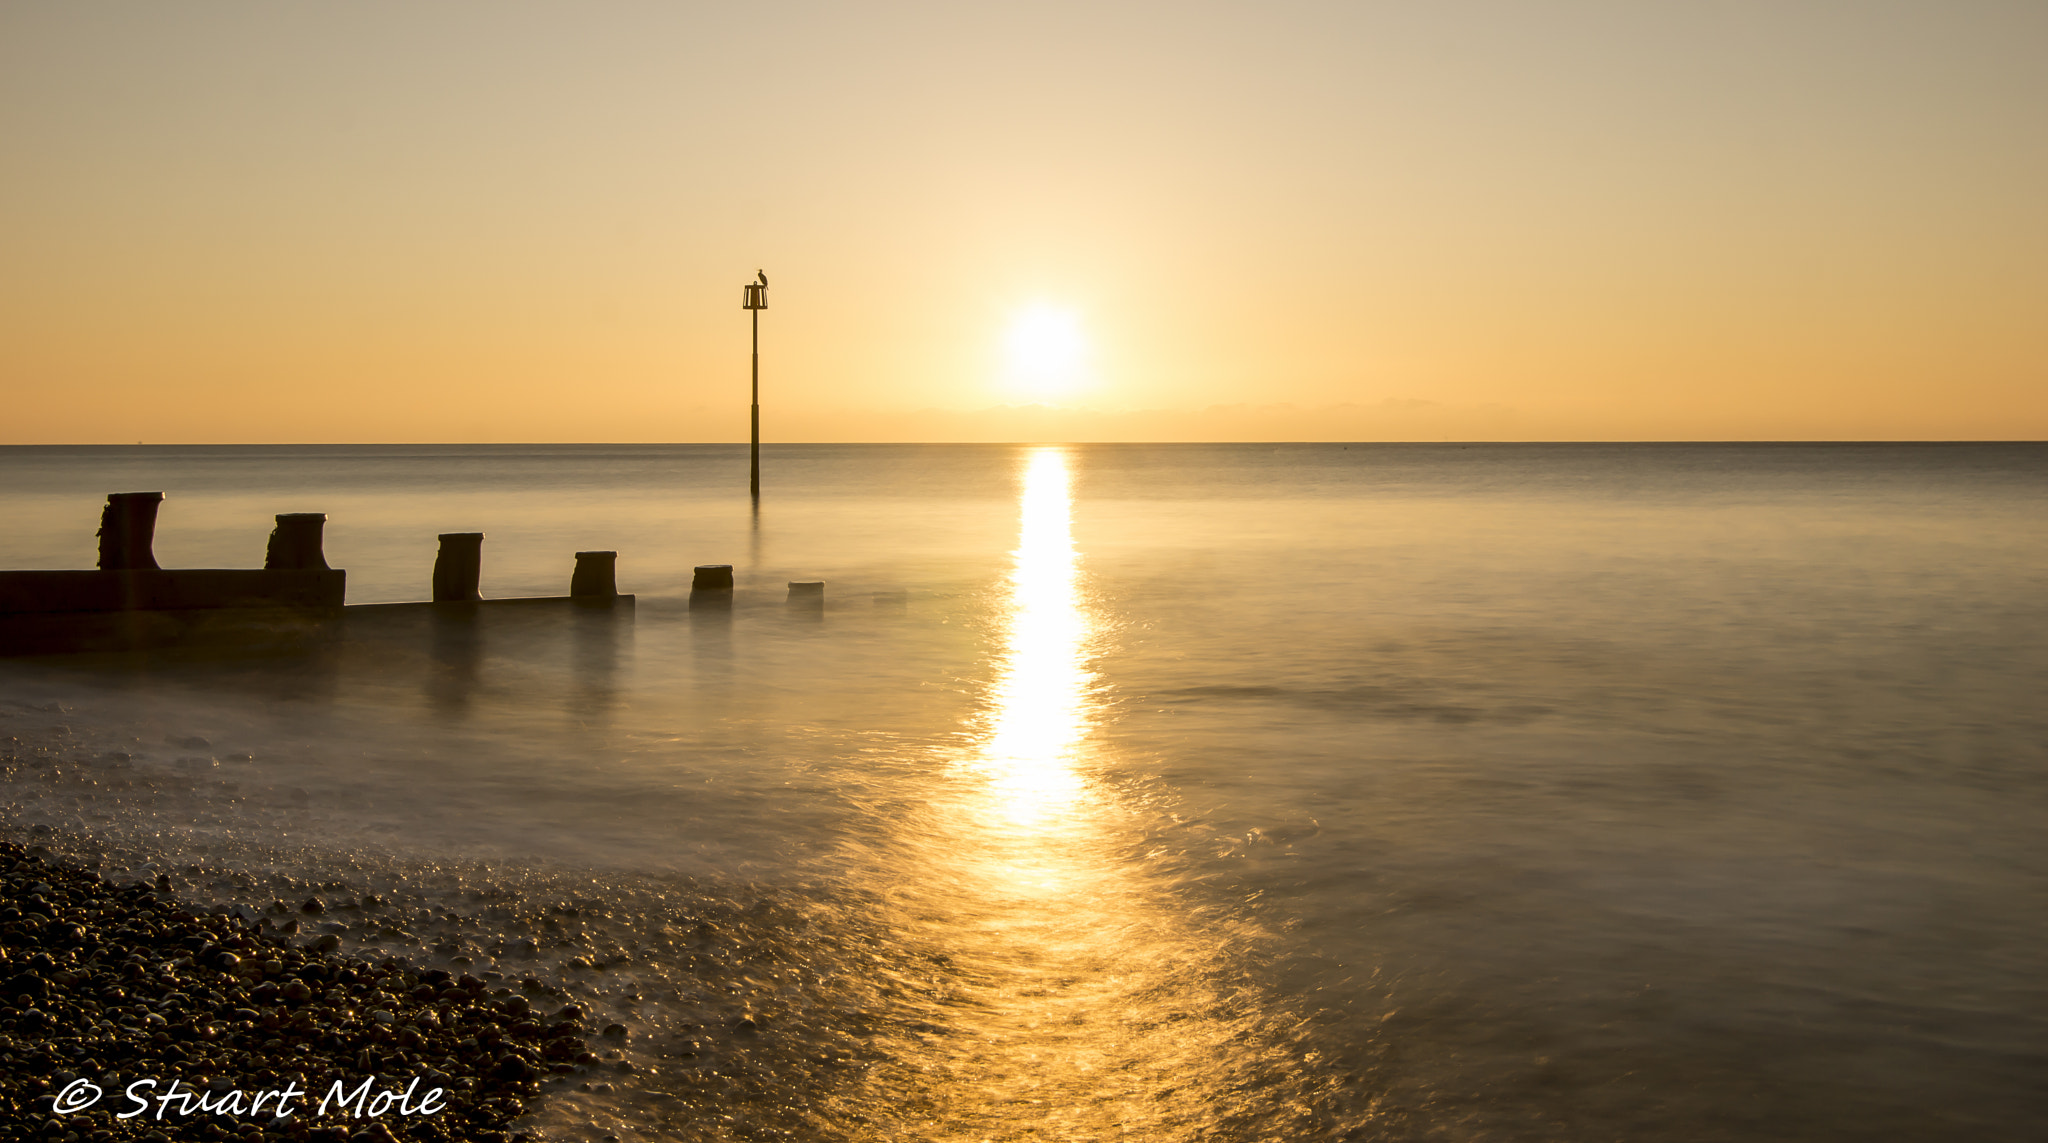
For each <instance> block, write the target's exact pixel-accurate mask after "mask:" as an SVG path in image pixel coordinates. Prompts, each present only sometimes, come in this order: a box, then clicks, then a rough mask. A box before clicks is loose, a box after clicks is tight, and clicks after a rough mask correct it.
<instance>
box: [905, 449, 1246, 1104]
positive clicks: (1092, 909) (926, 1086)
mask: <svg viewBox="0 0 2048 1143" xmlns="http://www.w3.org/2000/svg"><path fill="white" fill-rule="evenodd" d="M1021 476H1022V481H1021V483H1022V488H1021V493H1020V497H1019V528H1018V543H1017V548H1016V551H1015V553H1014V554H1013V559H1012V565H1011V569H1010V574H1009V578H1008V583H1007V585H1006V592H1007V598H1006V599H1005V600H1004V601H1003V608H1002V627H1001V639H1000V644H999V651H998V658H997V661H996V662H995V664H994V668H995V669H994V672H993V678H992V682H991V687H990V692H989V696H988V703H987V707H986V709H985V711H984V714H983V720H982V722H981V723H980V724H979V725H978V727H977V731H976V734H975V736H974V745H973V747H972V748H970V749H968V750H966V751H963V752H962V753H961V754H960V755H959V756H958V757H957V758H956V759H955V762H954V766H953V774H952V776H953V778H954V779H955V782H954V783H953V784H952V787H951V788H952V790H953V793H952V795H951V797H950V798H949V799H942V804H940V805H937V806H935V807H934V809H935V810H936V811H937V815H936V818H935V820H934V823H933V824H934V834H935V836H934V837H933V838H932V839H931V841H932V844H931V846H930V848H929V850H928V851H927V855H926V859H925V861H926V865H925V868H924V870H923V871H922V872H923V873H924V879H923V883H922V885H921V887H917V888H911V889H909V890H907V895H908V897H909V899H908V900H904V903H905V904H907V905H909V906H911V908H912V910H913V911H914V912H915V913H916V914H918V915H920V916H921V917H922V919H923V923H924V925H925V926H926V927H927V932H928V934H929V935H930V936H931V937H932V938H933V939H934V941H935V942H936V943H939V944H941V945H943V946H946V947H947V948H949V949H950V950H951V953H952V960H953V964H954V967H955V969H956V970H957V971H958V973H959V979H961V980H962V981H963V982H964V984H965V987H964V990H963V993H962V995H961V996H959V997H958V998H957V1000H956V1001H955V1002H953V1003H950V1004H948V1005H947V1006H946V1008H945V1009H944V1010H943V1011H941V1012H938V1013H936V1016H937V1017H938V1022H942V1023H943V1025H944V1026H945V1027H946V1029H947V1032H946V1034H944V1035H941V1036H934V1037H933V1038H932V1039H931V1040H930V1041H928V1042H927V1043H926V1044H925V1045H923V1046H922V1047H921V1049H920V1051H919V1052H918V1055H919V1056H920V1057H921V1059H922V1063H921V1067H922V1069H923V1077H924V1078H923V1081H922V1082H920V1083H918V1084H916V1085H915V1087H916V1088H918V1089H920V1090H919V1091H918V1092H917V1095H918V1098H917V1099H915V1100H914V1101H912V1102H913V1104H916V1105H922V1106H925V1107H928V1108H929V1111H928V1113H927V1114H928V1118H927V1117H926V1116H925V1115H912V1116H911V1118H910V1120H909V1121H908V1122H906V1123H905V1126H906V1127H909V1128H912V1129H914V1130H915V1131H916V1132H917V1134H918V1135H919V1136H920V1137H924V1138H930V1139H944V1140H1004V1139H1038V1140H1045V1139H1059V1140H1066V1139H1073V1140H1082V1139H1089V1140H1093V1139H1108V1138H1144V1139H1183V1138H1195V1137H1200V1136H1202V1135H1203V1134H1204V1133H1205V1132H1206V1131H1212V1130H1214V1129H1215V1128H1216V1126H1217V1125H1218V1123H1219V1122H1221V1121H1223V1120H1229V1119H1236V1118H1238V1117H1237V1116H1236V1115H1234V1114H1233V1109H1237V1108H1241V1107H1242V1105H1243V1102H1244V1101H1243V1100H1241V1099H1239V1098H1236V1096H1235V1095H1233V1094H1232V1092H1231V1090H1230V1089H1233V1088H1236V1089H1238V1090H1240V1091H1241V1090H1242V1086H1243V1080H1244V1076H1245V1068H1244V1065H1246V1064H1248V1063H1249V1064H1253V1065H1255V1068H1254V1070H1256V1065H1259V1064H1261V1063H1263V1062H1267V1061H1260V1060H1258V1059H1257V1058H1256V1057H1258V1056H1260V1055H1261V1052H1260V1051H1259V1049H1257V1048H1255V1047H1254V1046H1253V1045H1252V1044H1251V1043H1249V1042H1247V1038H1246V1033H1247V1032H1248V1030H1249V1029H1250V1028H1251V1026H1252V1025H1254V1024H1257V1023H1259V1021H1258V1020H1257V1018H1256V1017H1255V1016H1253V1015H1250V1014H1246V1015H1243V1016H1239V1017H1230V1016H1228V1015H1226V1013H1227V1012H1228V1011H1231V1010H1233V1009H1234V1008H1236V1007H1237V1006H1236V1005H1233V1004H1232V1003H1231V999H1232V998H1231V997H1229V996H1225V995H1222V994H1221V993H1220V992H1219V985H1218V980H1219V979H1220V978H1222V977H1226V976H1229V975H1231V974H1230V973H1219V971H1218V970H1219V968H1220V967H1222V966H1223V965H1224V963H1225V962H1226V961H1228V960H1230V959H1231V958H1232V948H1233V946H1234V945H1235V944H1236V940H1235V937H1237V936H1242V935H1243V934H1232V933H1227V932H1218V931H1216V930H1215V929H1214V928H1212V929H1210V930H1209V931H1207V932H1206V935H1201V936H1198V935H1197V931H1196V926H1194V925H1193V924H1192V923H1191V922H1190V920H1189V918H1188V916H1187V912H1186V908H1185V906H1184V905H1177V904H1176V902H1175V901H1173V900H1172V899H1170V898H1171V894H1170V892H1168V891H1167V890H1166V888H1165V887H1164V886H1162V885H1161V884H1160V883H1159V880H1158V878H1157V877H1156V875H1151V874H1148V873H1147V872H1146V870H1145V867H1144V865H1143V863H1142V861H1140V860H1138V859H1137V855H1138V853H1140V852H1141V850H1142V847H1140V846H1137V845H1136V844H1134V843H1136V842H1138V841H1140V840H1142V837H1143V829H1142V826H1140V825H1139V824H1138V823H1137V821H1136V818H1135V815H1134V813H1133V812H1132V810H1131V809H1130V808H1129V807H1127V806H1125V805H1123V804H1122V803H1121V802H1120V800H1119V798H1118V797H1117V795H1116V794H1115V792H1114V791H1113V790H1112V789H1111V788H1110V787H1109V786H1107V785H1106V784H1105V782H1104V780H1103V775H1104V774H1105V773H1106V772H1107V770H1106V766H1105V761H1106V760H1105V759H1104V758H1102V757H1101V756H1100V755H1099V753H1098V751H1099V749H1100V748H1099V747H1097V746H1096V745H1094V744H1093V743H1092V742H1091V740H1090V735H1091V730H1092V728H1093V726H1094V724H1095V722H1096V720H1097V719H1098V718H1099V716H1100V713H1101V703H1102V698H1101V695H1100V693H1099V691H1098V680H1097V678H1096V676H1095V673H1094V672H1093V670H1092V669H1091V667H1090V659H1091V656H1092V655H1094V654H1095V653H1097V651H1098V650H1099V648H1098V643H1099V641H1100V640H1101V639H1102V637H1103V632H1102V630H1101V625H1100V623H1099V621H1098V619H1097V618H1096V617H1095V616H1094V615H1093V614H1092V613H1091V611H1090V608H1089V606H1088V602H1087V600H1086V598H1085V593H1084V590H1083V585H1082V577H1081V572H1080V556H1079V553H1077V551H1076V549H1075V545H1074V540H1073V534H1072V525H1071V515H1072V507H1071V496H1070V492H1069V472H1068V457H1067V455H1066V454H1065V453H1064V452H1063V451H1062V450H1060V449H1057V448H1042V449H1036V450H1033V451H1031V452H1029V453H1027V454H1026V456H1025V458H1024V463H1023V467H1022V473H1021ZM899 900H903V899H902V898H899ZM927 1101H928V1102H927ZM1233 1137H1237V1138H1246V1139H1252V1138H1262V1137H1263V1136H1262V1134H1261V1133H1259V1132H1258V1131H1257V1130H1256V1129H1254V1130H1253V1131H1252V1132H1251V1133H1249V1134H1243V1135H1236V1134H1234V1133H1233Z"/></svg>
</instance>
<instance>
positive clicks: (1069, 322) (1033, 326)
mask: <svg viewBox="0 0 2048 1143" xmlns="http://www.w3.org/2000/svg"><path fill="white" fill-rule="evenodd" d="M1003 350H1004V354H1003V356H1004V371H1003V380H1004V382H1005V383H1006V384H1007V385H1008V386H1009V387H1010V388H1011V389H1013V390H1015V391H1017V392H1019V393H1021V394H1023V395H1025V396H1029V397H1054V396H1059V395H1061V394H1064V393H1068V392H1071V391H1073V390H1075V389H1077V388H1079V387H1081V385H1082V384H1083V383H1084V382H1086V381H1087V380H1088V339H1087V336H1086V335H1085V334H1083V333H1082V332H1081V320H1080V318H1079V316H1077V315H1076V314H1075V313H1074V312H1073V311H1071V310H1063V309H1059V308H1056V307H1053V306H1048V305H1035V306H1032V307H1030V308H1029V309H1026V310H1024V311H1023V312H1021V313H1019V314H1017V315H1016V317H1014V318H1013V319H1011V321H1010V329H1009V332H1008V334H1006V335H1005V337H1004V339H1003Z"/></svg>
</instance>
